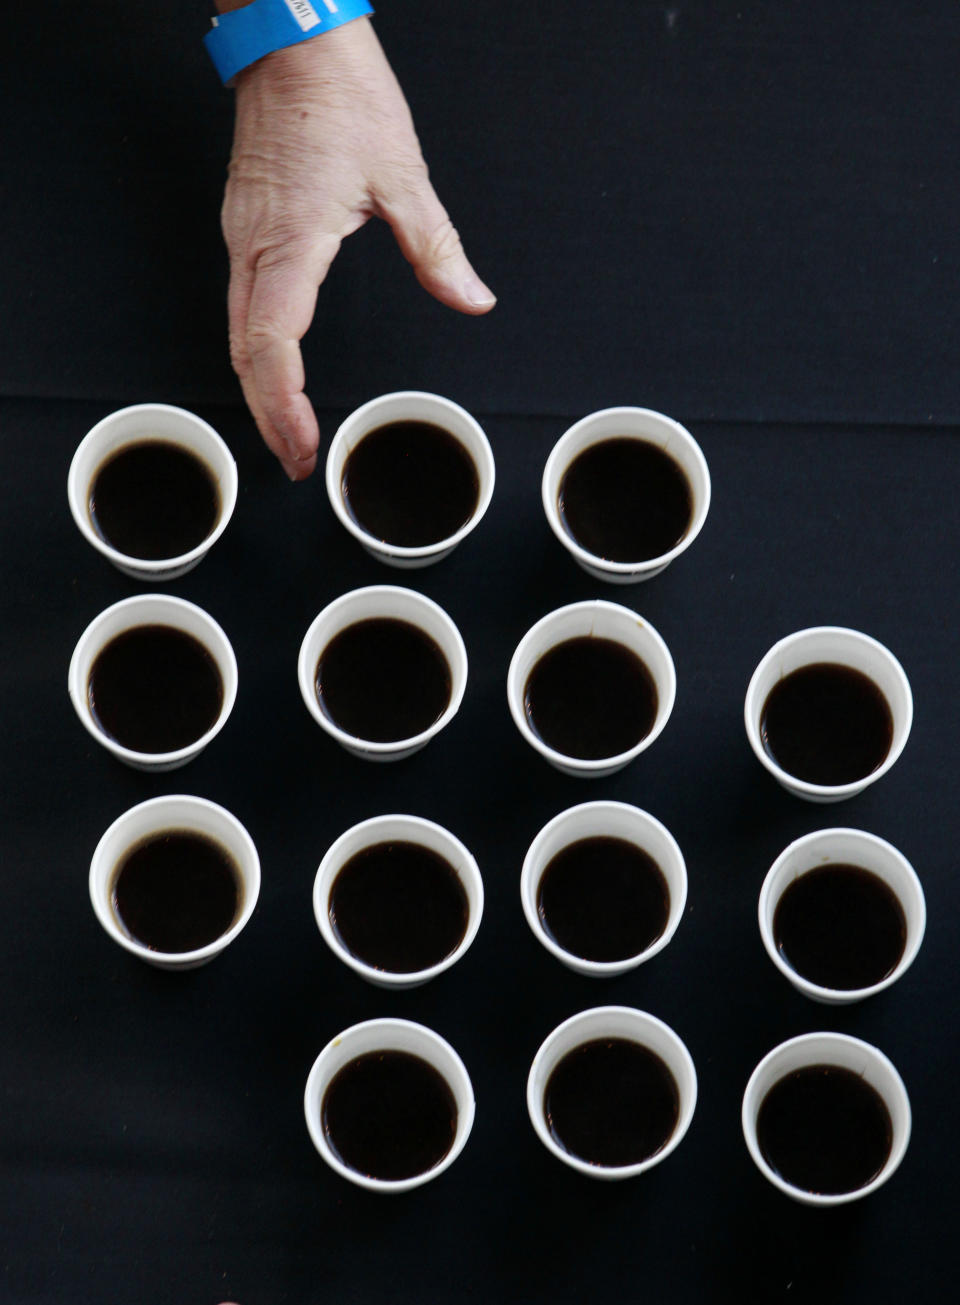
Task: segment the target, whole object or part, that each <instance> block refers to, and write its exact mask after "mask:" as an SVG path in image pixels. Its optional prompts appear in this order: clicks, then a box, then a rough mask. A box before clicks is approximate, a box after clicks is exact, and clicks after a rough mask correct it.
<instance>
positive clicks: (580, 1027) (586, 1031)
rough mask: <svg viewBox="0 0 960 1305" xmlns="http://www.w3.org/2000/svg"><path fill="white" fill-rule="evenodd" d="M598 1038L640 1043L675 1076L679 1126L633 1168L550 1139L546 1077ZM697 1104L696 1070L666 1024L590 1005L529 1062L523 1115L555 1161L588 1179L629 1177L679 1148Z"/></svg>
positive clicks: (636, 1012) (641, 1014) (626, 1011)
mask: <svg viewBox="0 0 960 1305" xmlns="http://www.w3.org/2000/svg"><path fill="white" fill-rule="evenodd" d="M600 1038H626V1039H627V1040H628V1041H630V1042H639V1043H640V1044H641V1045H642V1046H644V1047H646V1048H648V1050H650V1051H652V1052H654V1053H655V1054H656V1055H658V1056H659V1057H660V1059H661V1060H662V1061H663V1062H664V1064H665V1065H666V1066H667V1068H668V1069H669V1070H670V1072H671V1074H672V1075H673V1077H674V1079H675V1081H676V1084H677V1091H678V1094H679V1097H680V1108H679V1112H678V1116H677V1123H676V1126H675V1127H674V1130H673V1132H672V1133H671V1134H670V1137H669V1139H668V1140H667V1142H666V1143H665V1144H664V1145H663V1146H662V1147H661V1148H660V1150H659V1151H657V1152H656V1153H655V1154H654V1155H652V1156H648V1157H647V1159H646V1160H641V1161H639V1162H638V1163H637V1164H631V1165H595V1164H590V1162H589V1161H587V1160H581V1159H580V1158H579V1157H578V1156H575V1155H571V1154H570V1152H569V1151H565V1150H564V1148H563V1147H562V1146H561V1145H560V1143H559V1142H557V1141H556V1139H555V1138H554V1137H553V1136H552V1134H551V1132H550V1128H549V1126H548V1124H547V1120H546V1115H545V1112H544V1093H545V1092H546V1089H547V1083H548V1081H549V1079H550V1075H551V1074H552V1073H553V1071H554V1069H555V1068H556V1066H557V1064H558V1063H559V1062H560V1061H561V1060H562V1059H563V1057H564V1056H565V1055H566V1054H567V1053H568V1052H570V1051H573V1050H574V1048H575V1047H579V1046H582V1045H583V1043H585V1042H593V1041H595V1040H597V1039H600ZM696 1104H697V1071H696V1070H695V1068H694V1065H693V1059H692V1057H691V1055H690V1052H689V1051H688V1050H687V1048H686V1046H685V1045H684V1044H683V1042H682V1041H681V1040H680V1038H679V1037H678V1036H677V1035H676V1033H674V1031H673V1029H672V1028H670V1026H669V1025H668V1024H664V1022H663V1020H658V1019H657V1018H656V1016H654V1015H648V1014H647V1012H646V1011H642V1010H634V1009H633V1007H632V1006H594V1007H593V1008H592V1009H591V1010H584V1011H581V1012H580V1014H579V1015H571V1017H570V1018H569V1019H568V1020H564V1022H563V1023H562V1024H558V1025H557V1027H556V1028H555V1029H554V1030H553V1032H552V1033H551V1034H550V1035H549V1036H548V1037H547V1038H546V1039H545V1040H544V1042H543V1043H542V1045H541V1047H540V1050H539V1051H538V1052H537V1054H536V1055H535V1056H534V1058H533V1064H532V1065H531V1066H530V1073H529V1075H528V1077H527V1110H528V1112H529V1114H530V1122H531V1123H532V1124H533V1128H534V1132H535V1133H536V1134H537V1137H539V1139H540V1141H541V1142H542V1143H543V1145H544V1146H545V1147H546V1148H547V1150H548V1151H550V1152H552V1153H553V1154H554V1155H555V1156H556V1157H557V1159H558V1160H562V1161H563V1163H564V1164H566V1165H569V1166H570V1168H571V1169H576V1170H578V1171H579V1172H580V1173H581V1174H586V1175H587V1176H588V1177H590V1178H602V1179H618V1178H632V1177H633V1176H634V1175H635V1174H642V1173H644V1172H645V1171H646V1170H647V1169H652V1168H653V1166H654V1165H658V1164H659V1163H660V1162H661V1160H666V1158H667V1156H668V1155H670V1153H671V1152H672V1151H674V1150H676V1148H677V1147H678V1146H679V1145H680V1143H681V1141H682V1140H683V1137H684V1134H685V1133H686V1131H687V1129H688V1128H689V1127H690V1121H691V1119H693V1111H694V1107H695V1106H696Z"/></svg>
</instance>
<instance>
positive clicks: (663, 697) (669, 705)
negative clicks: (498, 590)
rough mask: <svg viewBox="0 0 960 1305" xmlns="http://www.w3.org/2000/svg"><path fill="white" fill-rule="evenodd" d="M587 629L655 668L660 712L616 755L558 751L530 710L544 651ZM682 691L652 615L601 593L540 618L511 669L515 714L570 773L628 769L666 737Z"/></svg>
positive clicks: (536, 743) (545, 753)
mask: <svg viewBox="0 0 960 1305" xmlns="http://www.w3.org/2000/svg"><path fill="white" fill-rule="evenodd" d="M587 635H593V636H596V637H597V638H602V639H612V640H614V641H615V642H617V643H621V644H623V645H625V646H626V647H627V648H629V649H630V650H631V651H632V652H634V653H636V655H637V656H638V657H639V658H640V660H641V661H642V662H643V664H644V665H645V666H646V668H647V670H648V671H649V672H650V674H651V676H652V677H653V682H654V684H655V685H656V688H657V714H656V718H655V719H654V722H653V726H652V728H651V729H650V731H649V733H648V734H646V735H644V737H643V738H642V739H641V740H640V741H639V743H636V744H634V746H633V747H632V748H630V749H628V750H627V751H626V752H621V753H619V754H618V755H617V756H614V757H599V758H595V759H587V758H584V757H568V756H567V755H566V754H565V753H563V752H558V751H557V750H556V749H555V748H551V747H550V746H549V744H547V743H544V741H543V739H541V738H540V737H539V736H538V735H537V734H535V733H534V731H533V730H532V728H531V727H530V723H529V721H528V720H527V714H526V712H525V710H524V705H523V697H524V690H525V688H526V684H527V678H528V676H529V675H530V672H531V671H532V670H533V668H534V666H535V665H536V663H537V662H538V661H539V660H540V658H541V657H542V656H543V655H544V653H546V652H548V651H549V650H550V649H551V648H553V647H555V646H556V645H557V644H558V643H564V642H566V641H567V640H568V639H577V638H582V637H583V636H587ZM676 693H677V675H676V671H675V670H674V666H673V658H672V657H671V656H670V650H669V649H668V648H667V645H666V644H665V643H664V641H663V639H662V638H661V637H660V635H659V634H658V633H657V631H656V630H655V629H654V628H653V626H652V625H651V624H650V623H649V621H645V620H644V619H643V617H642V616H638V615H637V614H636V612H633V611H631V610H630V608H629V607H621V606H620V604H619V603H609V602H606V601H605V600H604V599H601V598H596V599H590V600H588V601H587V602H583V603H570V604H569V605H568V606H567V607H558V608H557V609H556V610H555V611H553V612H550V613H549V614H548V615H547V616H544V617H543V618H542V619H541V620H539V621H537V623H536V625H534V626H531V628H530V629H529V630H528V631H527V633H526V634H525V635H524V636H523V638H522V639H521V640H520V642H519V644H518V645H517V649H516V651H515V652H514V654H513V658H512V660H511V662H510V669H509V671H508V673H507V701H508V703H509V705H510V714H511V715H512V716H513V719H514V723H515V724H516V727H517V729H518V730H519V731H520V733H521V734H522V735H523V737H524V738H525V739H526V741H527V742H528V743H529V744H530V746H531V747H532V748H535V749H536V751H537V752H539V753H540V755H541V756H542V757H546V759H547V761H549V762H550V764H551V765H552V766H556V768H557V770H561V771H563V773H564V774H565V775H579V776H584V777H590V778H594V779H600V778H602V777H604V776H606V775H612V774H613V773H614V772H615V771H617V770H620V769H622V768H623V767H624V766H626V765H627V764H628V763H629V762H631V761H632V760H633V759H634V757H638V756H639V755H640V753H641V752H645V751H646V749H647V748H649V747H650V745H651V743H653V742H654V741H655V740H656V739H658V738H659V737H660V735H661V733H662V732H663V729H664V726H665V725H666V723H667V721H668V720H669V719H670V713H671V712H672V711H673V703H674V699H675V698H676Z"/></svg>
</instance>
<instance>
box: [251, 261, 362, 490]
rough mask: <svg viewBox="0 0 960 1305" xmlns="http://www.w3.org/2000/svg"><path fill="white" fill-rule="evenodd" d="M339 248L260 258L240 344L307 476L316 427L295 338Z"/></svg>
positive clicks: (270, 413) (267, 412) (265, 408)
mask: <svg viewBox="0 0 960 1305" xmlns="http://www.w3.org/2000/svg"><path fill="white" fill-rule="evenodd" d="M338 248H339V241H338V240H333V241H331V242H328V244H327V245H326V247H322V246H321V247H317V246H314V247H312V248H310V249H303V250H299V251H298V250H296V249H291V248H289V247H287V248H285V249H284V250H283V251H282V253H280V254H278V255H276V256H274V257H267V256H264V257H261V258H260V259H259V260H258V262H257V265H256V267H255V269H254V273H253V285H252V287H251V291H250V303H249V309H248V313H247V322H246V331H245V345H246V352H247V355H248V357H249V359H250V375H251V380H252V384H253V388H254V390H255V392H256V401H257V406H258V407H259V409H260V411H261V413H262V415H263V420H264V421H265V422H266V423H268V425H269V426H270V428H271V430H272V431H274V432H275V433H276V434H277V435H278V436H279V437H280V439H282V441H283V443H284V445H285V446H286V448H287V450H288V454H289V459H290V461H292V462H294V463H296V464H298V466H299V467H302V469H303V475H305V476H307V475H309V474H310V472H311V471H312V470H313V468H314V466H315V465H316V454H317V447H318V445H319V443H320V431H319V428H318V426H317V419H316V416H315V415H314V411H313V408H312V406H311V404H310V400H309V399H308V398H307V396H306V395H305V394H304V392H303V386H304V379H305V378H304V368H303V357H302V355H301V353H300V341H301V340H302V339H303V337H304V335H306V333H307V330H308V329H309V327H310V323H311V322H312V321H313V314H314V310H315V308H316V304H317V290H318V288H319V285H320V283H321V281H323V279H324V277H325V276H326V274H327V270H328V268H329V266H330V263H331V262H332V261H333V257H334V255H335V254H336V252H337V249H338Z"/></svg>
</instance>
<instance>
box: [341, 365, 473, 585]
mask: <svg viewBox="0 0 960 1305" xmlns="http://www.w3.org/2000/svg"><path fill="white" fill-rule="evenodd" d="M394 421H425V422H429V423H430V424H432V425H434V426H440V427H442V429H443V430H445V431H447V432H448V433H449V434H450V435H452V436H453V437H454V439H456V440H458V441H459V442H460V444H462V445H463V447H464V448H465V449H466V451H467V453H468V454H469V455H470V458H471V460H472V461H473V465H474V466H475V467H476V469H477V480H478V483H479V494H478V495H477V506H476V507H475V508H474V511H473V515H472V516H471V517H470V520H469V521H467V522H465V523H464V525H462V526H461V527H460V529H459V530H457V531H456V532H455V533H454V534H452V535H448V536H447V538H446V539H439V540H437V541H436V542H435V543H433V544H421V545H419V546H417V547H404V546H402V545H400V544H391V543H389V541H387V540H383V539H378V538H377V537H376V536H375V535H371V534H370V533H369V532H368V531H366V530H364V528H363V526H361V525H360V524H359V522H358V521H356V520H354V518H353V516H352V515H351V513H350V512H349V511H348V509H347V506H346V503H345V502H344V497H343V468H344V465H345V463H346V461H347V458H348V457H349V456H350V454H351V453H352V452H353V450H354V449H355V448H356V447H357V445H358V444H359V443H360V441H361V440H362V439H363V437H364V436H365V435H368V434H369V433H370V431H372V430H376V429H377V427H379V426H386V425H388V424H389V423H390V422H394ZM495 478H496V475H495V468H494V462H493V451H492V450H491V448H490V442H489V440H488V439H487V437H486V435H485V434H484V433H483V430H482V429H481V428H480V425H479V423H478V422H477V421H476V420H475V419H474V418H473V417H471V416H470V414H469V412H467V411H466V410H465V409H464V408H461V407H460V405H459V404H457V403H453V402H452V400H450V399H443V398H441V397H440V395H438V394H427V393H426V392H424V391H422V390H399V391H397V392H396V393H395V394H384V395H381V396H380V398H378V399H371V400H370V401H369V402H368V403H365V404H363V406H362V407H360V408H357V410H356V411H355V412H352V413H351V414H350V416H349V417H348V418H347V419H346V421H345V422H344V423H343V424H342V425H341V427H340V429H339V430H338V431H337V433H336V435H334V437H333V440H332V442H331V444H330V450H329V452H328V453H327V468H326V481H327V495H328V497H329V499H330V505H331V507H332V508H333V510H334V512H335V513H336V515H337V517H338V518H339V520H340V522H341V524H342V525H343V526H344V527H345V528H346V529H347V530H349V531H350V534H351V535H353V537H354V538H355V539H359V541H360V543H361V544H362V545H363V546H364V548H365V549H366V550H367V552H368V553H370V554H372V556H373V557H375V558H377V559H378V560H379V561H381V562H385V563H386V564H387V565H388V566H396V567H403V568H408V569H412V568H415V567H421V566H429V565H430V564H431V563H432V562H439V561H440V559H441V558H444V557H446V556H447V555H448V554H449V553H452V552H453V550H454V549H455V548H456V546H457V544H459V543H460V541H461V540H462V539H466V537H467V535H469V534H470V532H471V530H473V529H474V527H475V526H476V525H477V524H478V523H479V521H480V519H481V517H482V516H483V514H484V513H485V512H486V510H487V508H488V507H489V506H490V500H491V498H492V497H493V486H494V481H495Z"/></svg>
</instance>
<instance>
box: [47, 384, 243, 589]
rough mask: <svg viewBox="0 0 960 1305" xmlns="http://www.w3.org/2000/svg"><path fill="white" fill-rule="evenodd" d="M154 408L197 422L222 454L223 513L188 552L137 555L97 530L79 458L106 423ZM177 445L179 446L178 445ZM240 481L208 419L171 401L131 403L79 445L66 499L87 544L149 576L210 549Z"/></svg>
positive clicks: (170, 438) (171, 438) (234, 500)
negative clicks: (87, 504) (86, 506)
mask: <svg viewBox="0 0 960 1305" xmlns="http://www.w3.org/2000/svg"><path fill="white" fill-rule="evenodd" d="M155 412H164V413H174V414H176V416H178V417H184V418H188V419H189V420H190V421H192V422H196V424H197V425H198V426H199V427H201V428H202V429H203V431H204V434H205V435H207V436H208V437H209V438H210V440H211V441H212V442H213V444H214V447H215V448H216V449H217V451H218V452H219V453H220V455H221V456H222V457H223V460H224V467H225V468H226V475H225V477H224V481H223V484H222V485H221V492H220V513H219V515H218V518H217V522H216V524H215V525H214V527H213V529H212V530H211V531H210V533H209V534H208V535H206V536H204V538H203V539H202V540H201V541H200V543H199V544H195V545H194V547H193V548H191V549H188V550H187V552H185V553H176V554H173V555H171V556H170V557H155V558H146V557H135V556H134V554H133V553H124V552H121V550H120V549H119V548H114V546H113V545H112V544H109V543H108V542H107V541H106V540H105V539H104V538H102V536H100V535H98V534H97V532H96V530H94V528H93V526H92V524H91V522H90V519H89V515H88V514H87V513H86V512H85V511H84V506H83V504H84V501H85V500H84V494H85V487H84V486H83V485H81V483H80V461H81V459H82V457H83V454H84V453H85V452H86V451H87V449H88V448H91V447H92V446H93V445H94V444H95V443H96V442H97V440H98V439H99V438H100V436H101V433H102V431H103V429H104V427H105V426H108V425H109V424H110V423H112V422H113V421H114V420H115V419H116V418H117V417H125V416H127V415H128V414H131V413H142V414H143V415H144V416H146V415H148V414H149V413H155ZM159 438H162V439H163V440H165V441H166V442H167V443H169V444H177V443H178V441H177V440H176V438H175V437H174V436H163V437H159ZM129 442H130V443H131V444H133V443H136V442H137V441H136V440H134V439H131V440H130V441H129ZM121 447H122V446H121ZM178 447H180V446H179V445H178ZM191 452H192V450H191ZM237 482H238V477H237V464H236V460H235V459H234V456H233V454H232V453H231V452H230V449H229V447H228V445H227V443H226V441H225V440H224V438H223V436H222V435H220V434H219V433H218V432H217V431H216V430H214V428H213V427H212V426H211V425H210V423H209V422H206V421H204V419H203V418H202V417H198V416H197V414H196V413H195V412H190V411H189V409H187V408H181V407H178V406H177V405H176V404H172V403H131V404H128V405H127V406H126V407H124V408H117V409H116V410H115V411H114V412H108V413H107V415H106V416H105V417H101V419H100V420H99V421H98V422H97V423H96V425H94V426H92V427H91V428H90V430H88V431H87V433H86V435H84V437H83V439H82V440H81V441H80V443H79V444H78V445H77V447H76V449H75V451H74V454H73V457H72V459H71V460H70V470H69V471H68V473H67V502H68V503H69V505H70V514H71V516H72V517H73V519H74V522H75V523H76V526H77V529H78V530H79V531H80V533H81V535H83V537H84V539H86V541H87V543H88V544H91V545H92V546H93V547H94V548H95V549H96V550H97V552H98V553H102V554H103V556H104V557H106V558H107V559H108V560H109V561H111V562H112V563H113V564H114V565H115V566H117V565H119V566H121V567H131V566H133V567H136V569H137V570H138V571H139V572H141V573H142V574H143V576H144V578H147V579H149V578H150V577H151V576H154V575H159V574H160V573H162V572H165V571H170V570H172V569H173V568H174V567H189V566H190V564H191V563H193V562H197V561H199V560H200V558H201V557H203V556H205V554H206V553H208V552H209V550H210V549H211V548H212V547H213V545H214V544H215V543H216V542H217V540H218V539H219V538H220V536H221V535H222V534H223V532H224V531H225V530H226V528H227V526H228V525H229V524H230V519H231V517H232V516H233V512H234V509H235V507H236V505H237Z"/></svg>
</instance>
